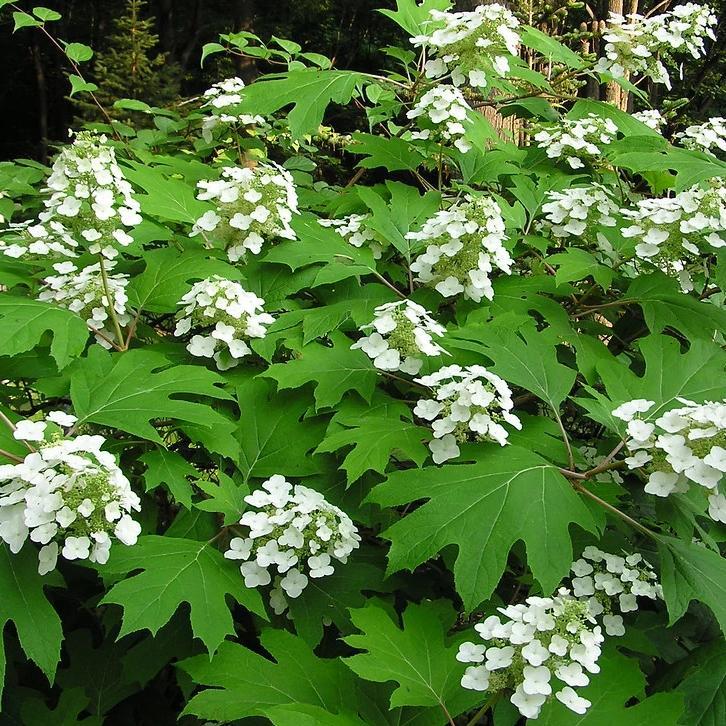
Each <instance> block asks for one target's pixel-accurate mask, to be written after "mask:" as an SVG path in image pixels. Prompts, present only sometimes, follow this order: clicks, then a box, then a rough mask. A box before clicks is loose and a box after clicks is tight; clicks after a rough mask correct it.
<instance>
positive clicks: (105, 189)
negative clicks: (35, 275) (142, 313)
mask: <svg viewBox="0 0 726 726" xmlns="http://www.w3.org/2000/svg"><path fill="white" fill-rule="evenodd" d="M44 191H45V192H46V193H47V194H48V198H47V199H45V201H44V204H45V209H44V210H43V211H42V212H41V213H40V214H39V215H38V218H37V219H36V220H33V221H30V222H21V223H18V224H11V225H9V228H8V239H7V241H0V252H1V253H3V254H5V255H7V256H9V257H24V256H30V257H51V258H63V257H76V256H77V255H78V254H79V253H80V252H82V251H84V250H86V251H88V252H90V253H91V254H102V255H103V256H104V257H106V258H108V259H112V258H114V257H116V256H117V255H118V250H119V247H127V246H128V245H130V244H131V243H132V242H133V238H132V237H131V235H130V234H129V230H131V229H132V228H133V227H135V226H137V225H139V224H140V223H141V221H142V218H141V215H140V213H139V211H140V205H139V202H138V201H136V200H135V199H134V198H133V196H132V192H133V188H132V187H131V184H129V182H128V181H127V180H126V179H125V178H124V175H123V172H122V171H121V167H120V166H119V165H118V163H117V162H116V155H115V151H114V149H113V147H112V146H110V145H109V143H108V139H107V138H106V137H105V136H103V135H96V134H94V133H92V132H90V131H81V132H79V133H78V134H77V135H76V136H75V138H74V140H73V143H72V144H70V145H68V146H66V147H64V148H63V150H62V151H61V152H60V154H59V155H58V156H57V158H56V160H55V161H54V163H53V168H52V171H51V174H50V176H49V177H48V181H47V187H46V189H45V190H44Z"/></svg>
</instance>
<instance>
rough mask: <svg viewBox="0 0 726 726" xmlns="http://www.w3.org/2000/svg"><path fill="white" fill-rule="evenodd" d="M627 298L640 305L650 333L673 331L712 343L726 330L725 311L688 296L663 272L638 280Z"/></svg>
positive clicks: (631, 287) (627, 294) (626, 294)
mask: <svg viewBox="0 0 726 726" xmlns="http://www.w3.org/2000/svg"><path fill="white" fill-rule="evenodd" d="M625 296H626V298H631V299H632V300H633V301H634V302H636V303H637V304H638V305H640V307H641V308H642V310H643V315H644V316H645V322H646V324H647V325H648V328H649V329H650V332H651V333H660V332H662V331H663V330H664V329H665V328H667V327H671V328H675V329H676V330H679V331H680V332H682V333H683V334H685V335H686V336H688V339H689V340H695V339H697V338H705V339H706V340H712V339H713V334H714V332H716V331H724V330H726V311H724V310H723V308H720V307H718V306H716V305H712V304H711V303H710V302H708V301H701V300H697V299H696V298H694V297H692V296H691V295H686V294H685V293H683V292H681V290H680V287H679V285H678V283H677V282H676V280H674V279H672V278H669V277H666V275H664V274H663V273H661V272H655V273H652V274H650V275H642V276H640V277H636V278H635V280H633V282H632V283H631V285H630V287H629V288H628V290H627V292H626V293H625Z"/></svg>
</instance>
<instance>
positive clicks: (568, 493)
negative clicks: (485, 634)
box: [368, 445, 595, 611]
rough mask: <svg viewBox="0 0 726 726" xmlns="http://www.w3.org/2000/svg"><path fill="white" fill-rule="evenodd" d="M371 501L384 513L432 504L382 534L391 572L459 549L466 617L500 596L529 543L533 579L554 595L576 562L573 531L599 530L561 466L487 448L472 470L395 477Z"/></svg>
mask: <svg viewBox="0 0 726 726" xmlns="http://www.w3.org/2000/svg"><path fill="white" fill-rule="evenodd" d="M368 499H369V500H370V501H372V502H375V503H377V504H380V505H381V506H385V507H394V506H399V505H402V504H409V503H410V502H414V501H418V500H422V499H425V500H427V501H426V503H425V504H423V505H421V506H419V507H418V508H417V509H415V510H414V511H412V512H410V513H409V514H407V515H406V516H404V517H402V518H401V519H400V520H399V521H398V522H396V523H395V524H394V525H393V526H391V527H389V528H388V529H387V530H386V531H385V532H384V533H383V537H385V538H386V539H388V540H390V541H391V551H390V554H389V571H391V572H395V571H396V570H400V569H403V568H405V569H408V570H413V569H414V568H415V567H417V566H418V565H420V564H421V563H422V562H425V561H426V560H429V559H431V558H432V557H434V556H436V554H437V553H439V552H440V551H441V550H442V549H444V547H446V546H448V545H452V544H453V545H456V546H457V547H458V555H457V557H456V562H455V565H454V579H455V582H456V590H457V592H458V593H459V595H460V596H461V598H462V600H463V601H464V606H465V608H466V609H467V611H470V610H472V609H473V608H475V607H476V606H477V605H478V604H479V603H480V602H482V601H483V600H485V599H486V598H488V597H489V596H490V595H491V593H492V592H493V591H494V588H495V587H496V585H497V583H498V582H499V578H500V577H501V575H502V572H503V571H504V567H505V565H506V563H507V557H508V555H509V551H510V549H511V548H512V546H513V545H514V543H515V542H517V541H519V540H522V541H523V542H524V543H525V545H526V547H527V563H528V565H529V567H530V569H531V570H532V574H533V575H534V577H535V578H536V579H537V580H538V581H539V583H540V584H541V585H542V589H543V591H545V592H549V591H551V590H553V589H554V588H555V587H556V586H557V584H558V583H559V582H560V580H561V578H562V577H564V576H565V575H566V574H567V571H568V569H569V567H570V564H571V563H572V543H571V541H570V533H569V528H570V525H571V524H573V523H574V524H577V525H579V526H580V527H581V528H582V529H586V530H589V531H594V530H595V524H594V522H593V520H592V516H591V515H590V513H589V511H588V509H587V507H586V506H585V505H584V504H583V502H582V501H581V500H580V498H579V497H578V496H577V494H575V492H574V490H573V489H572V487H571V486H570V484H569V482H568V481H567V480H566V479H565V478H564V477H563V476H562V475H561V474H560V473H559V471H558V469H557V467H555V466H553V465H552V464H549V463H548V462H547V461H545V460H544V459H542V458H540V457H539V456H537V455H536V454H534V453H531V452H529V451H527V450H525V449H521V448H519V447H516V446H507V447H506V448H505V449H503V450H498V449H495V448H494V446H493V445H492V446H481V448H480V449H479V450H478V451H477V460H476V462H475V463H473V464H456V465H447V466H442V467H427V468H425V469H422V470H420V471H398V472H394V473H392V474H391V475H390V476H389V477H388V479H387V480H386V481H385V482H384V483H383V484H381V485H379V486H377V487H376V488H375V489H374V490H373V491H372V492H371V494H370V496H369V497H368ZM533 523H537V525H536V526H534V525H533Z"/></svg>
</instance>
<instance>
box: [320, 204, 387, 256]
mask: <svg viewBox="0 0 726 726" xmlns="http://www.w3.org/2000/svg"><path fill="white" fill-rule="evenodd" d="M370 218H371V215H370V214H349V215H348V216H347V217H342V218H341V219H319V220H318V223H319V224H320V225H321V226H322V227H332V228H333V229H334V230H335V231H336V232H337V233H338V234H339V235H340V236H341V237H342V238H343V239H344V240H345V241H346V242H347V243H348V244H350V245H353V247H363V246H364V245H365V246H367V247H370V249H371V252H373V257H374V258H375V259H377V260H379V259H380V258H381V256H382V255H383V244H382V243H381V242H380V240H379V239H378V238H377V237H376V233H375V232H374V231H373V230H372V229H371V228H370V227H369V226H368V221H369V220H370Z"/></svg>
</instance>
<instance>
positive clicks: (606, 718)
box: [537, 646, 683, 726]
mask: <svg viewBox="0 0 726 726" xmlns="http://www.w3.org/2000/svg"><path fill="white" fill-rule="evenodd" d="M598 665H599V666H600V668H601V671H600V673H598V674H597V675H596V676H593V677H591V679H590V685H589V686H586V687H585V688H578V689H577V695H578V696H582V697H583V698H586V699H587V700H588V701H590V702H591V703H592V706H591V707H590V708H589V709H588V710H587V712H586V713H585V714H584V715H580V714H576V713H574V711H570V710H569V709H568V708H566V707H565V706H563V705H562V704H561V703H560V702H559V701H558V700H557V699H555V698H552V699H551V700H549V701H548V702H547V703H546V704H545V706H544V707H543V708H542V713H541V714H540V716H539V718H538V719H537V724H538V726H539V724H542V726H612V725H613V724H617V725H618V726H650V724H658V726H677V724H678V722H679V716H680V714H681V712H682V711H683V697H682V696H681V695H680V694H679V693H654V694H653V695H651V696H648V697H646V696H645V692H644V690H645V676H644V675H643V673H642V672H641V670H640V668H639V666H638V661H637V660H635V659H633V658H627V657H626V656H624V655H622V654H621V653H619V652H618V651H617V650H616V649H615V647H613V646H610V647H608V648H606V649H605V651H604V653H603V655H602V656H601V657H600V660H599V661H598ZM633 701H635V703H633ZM626 704H627V705H626Z"/></svg>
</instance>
